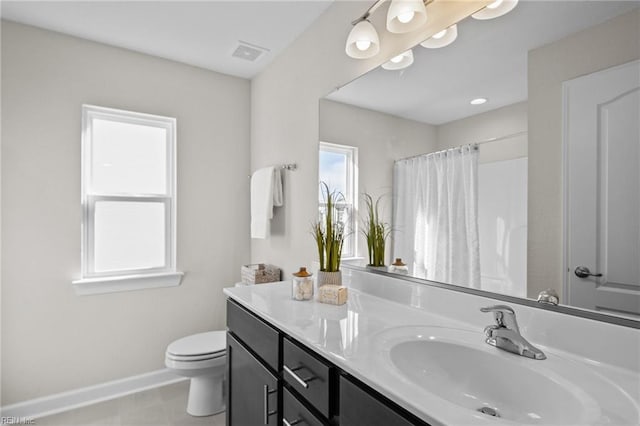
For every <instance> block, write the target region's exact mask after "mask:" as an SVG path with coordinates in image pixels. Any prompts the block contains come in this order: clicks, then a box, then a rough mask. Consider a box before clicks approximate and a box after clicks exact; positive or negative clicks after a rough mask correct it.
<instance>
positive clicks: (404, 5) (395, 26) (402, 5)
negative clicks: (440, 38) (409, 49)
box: [387, 0, 427, 34]
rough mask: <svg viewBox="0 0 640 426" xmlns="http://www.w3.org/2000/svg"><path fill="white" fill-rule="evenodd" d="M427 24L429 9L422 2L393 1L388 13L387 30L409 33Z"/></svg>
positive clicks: (413, 0)
mask: <svg viewBox="0 0 640 426" xmlns="http://www.w3.org/2000/svg"><path fill="white" fill-rule="evenodd" d="M425 22H427V9H426V8H425V7H424V2H423V1H422V0H391V5H390V6H389V10H388V11H387V30H388V31H389V32H392V33H396V34H399V33H408V32H411V31H414V30H417V29H418V28H420V26H421V25H423V24H424V23H425Z"/></svg>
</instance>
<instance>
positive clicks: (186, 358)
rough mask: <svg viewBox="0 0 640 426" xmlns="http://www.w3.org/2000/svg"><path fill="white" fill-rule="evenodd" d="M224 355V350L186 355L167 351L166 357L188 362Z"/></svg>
mask: <svg viewBox="0 0 640 426" xmlns="http://www.w3.org/2000/svg"><path fill="white" fill-rule="evenodd" d="M225 355H226V352H225V351H220V352H216V353H212V354H204V355H187V356H180V355H174V354H170V353H168V352H167V354H166V358H167V359H170V360H172V361H183V362H189V361H202V360H206V359H215V358H220V357H223V356H225Z"/></svg>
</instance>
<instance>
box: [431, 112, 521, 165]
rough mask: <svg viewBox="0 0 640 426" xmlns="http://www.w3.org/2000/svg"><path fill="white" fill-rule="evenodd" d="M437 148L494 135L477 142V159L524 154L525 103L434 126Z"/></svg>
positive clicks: (445, 147) (454, 145)
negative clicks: (492, 140) (478, 146)
mask: <svg viewBox="0 0 640 426" xmlns="http://www.w3.org/2000/svg"><path fill="white" fill-rule="evenodd" d="M436 132H437V133H436V134H437V140H438V149H439V150H442V149H449V148H453V147H456V146H460V145H466V144H469V143H476V142H482V141H488V140H490V139H497V140H496V141H494V142H486V143H483V144H482V145H481V146H480V153H479V157H478V161H479V162H480V163H490V162H492V161H500V160H508V159H512V158H520V157H526V156H527V145H528V144H527V133H526V132H527V103H526V102H519V103H517V104H513V105H507V106H505V107H502V108H497V109H494V110H492V111H487V112H484V113H482V114H476V115H474V116H471V117H467V118H462V119H460V120H455V121H451V122H449V123H446V124H441V125H439V126H438V127H436Z"/></svg>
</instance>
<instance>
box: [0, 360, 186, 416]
mask: <svg viewBox="0 0 640 426" xmlns="http://www.w3.org/2000/svg"><path fill="white" fill-rule="evenodd" d="M183 380H188V379H187V378H186V377H181V376H178V375H176V374H173V373H172V372H170V371H169V370H168V369H166V368H164V369H162V370H156V371H152V372H150V373H145V374H140V375H137V376H131V377H126V378H124V379H119V380H114V381H112V382H106V383H101V384H98V385H94V386H88V387H86V388H80V389H75V390H72V391H68V392H62V393H57V394H54V395H49V396H45V397H42V398H36V399H31V400H29V401H24V402H19V403H17V404H11V405H7V406H5V407H0V414H1V415H2V417H3V418H7V417H12V418H22V419H24V418H31V419H35V418H38V417H44V416H50V415H52V414H57V413H61V412H63V411H68V410H73V409H75V408H80V407H85V406H87V405H91V404H96V403H98V402H103V401H108V400H110V399H114V398H119V397H121V396H125V395H129V394H132V393H136V392H140V391H144V390H147V389H153V388H157V387H160V386H164V385H168V384H171V383H177V382H180V381H183Z"/></svg>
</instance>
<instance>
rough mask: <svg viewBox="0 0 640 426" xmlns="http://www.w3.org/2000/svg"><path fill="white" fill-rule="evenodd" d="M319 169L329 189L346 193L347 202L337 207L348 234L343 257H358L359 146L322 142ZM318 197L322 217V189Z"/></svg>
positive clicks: (321, 179) (345, 199)
mask: <svg viewBox="0 0 640 426" xmlns="http://www.w3.org/2000/svg"><path fill="white" fill-rule="evenodd" d="M319 171H320V172H319V176H320V182H325V183H326V184H327V185H328V186H329V189H331V190H335V191H337V192H339V193H341V194H342V195H344V203H343V204H340V205H338V206H337V210H338V220H340V221H342V223H343V224H344V229H345V234H346V236H347V237H346V238H345V241H344V246H343V248H342V258H343V259H345V258H349V257H355V256H356V253H357V245H356V244H357V240H358V238H357V237H358V235H357V234H358V221H357V210H358V206H357V200H358V197H357V193H358V187H357V185H358V179H357V176H358V148H355V147H352V146H346V145H336V144H332V143H326V142H320V164H319ZM318 196H319V204H318V205H319V208H320V216H321V217H322V215H324V213H325V210H326V204H325V202H324V200H323V198H322V193H321V192H319V195H318Z"/></svg>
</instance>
